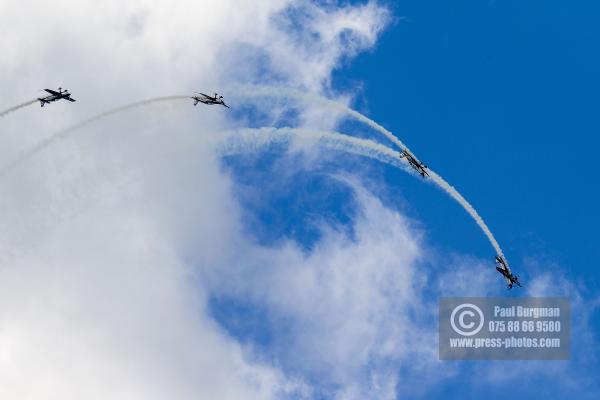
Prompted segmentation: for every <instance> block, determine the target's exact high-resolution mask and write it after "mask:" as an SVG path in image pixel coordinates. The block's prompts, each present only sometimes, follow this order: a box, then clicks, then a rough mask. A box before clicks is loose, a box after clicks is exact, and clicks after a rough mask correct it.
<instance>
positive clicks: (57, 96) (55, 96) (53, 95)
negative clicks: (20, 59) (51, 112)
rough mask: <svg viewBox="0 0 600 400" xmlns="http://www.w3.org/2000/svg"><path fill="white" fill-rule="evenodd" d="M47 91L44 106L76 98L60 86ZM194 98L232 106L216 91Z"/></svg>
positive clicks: (41, 102) (209, 102)
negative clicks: (212, 93)
mask: <svg viewBox="0 0 600 400" xmlns="http://www.w3.org/2000/svg"><path fill="white" fill-rule="evenodd" d="M44 90H45V91H46V92H48V93H49V95H48V96H45V97H39V98H38V100H39V102H40V105H41V106H42V107H44V105H45V104H50V103H52V102H54V101H56V100H61V99H64V100H68V101H75V99H74V98H72V97H71V93H69V91H68V90H66V89H65V90H63V89H62V88H60V87H59V88H58V91H56V90H52V89H44ZM191 99H192V100H194V105H197V104H198V103H203V104H207V105H215V104H216V105H221V106H224V107H227V108H230V107H229V106H228V105H227V104H225V101H224V100H223V96H219V95H218V94H217V93H215V95H214V96H209V95H207V94H204V93H199V92H197V95H195V96H192V97H191Z"/></svg>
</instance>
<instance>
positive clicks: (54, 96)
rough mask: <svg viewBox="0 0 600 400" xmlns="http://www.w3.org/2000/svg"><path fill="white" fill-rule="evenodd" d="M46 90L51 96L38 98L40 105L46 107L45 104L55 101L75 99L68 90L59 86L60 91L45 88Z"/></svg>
mask: <svg viewBox="0 0 600 400" xmlns="http://www.w3.org/2000/svg"><path fill="white" fill-rule="evenodd" d="M44 90H45V91H46V92H48V93H50V95H49V96H46V97H40V98H38V100H39V101H40V105H41V106H42V107H44V104H50V103H52V102H53V101H56V100H60V99H65V100H69V101H75V99H72V98H71V93H69V91H68V90H66V89H65V90H62V88H58V92H57V91H55V90H52V89H44Z"/></svg>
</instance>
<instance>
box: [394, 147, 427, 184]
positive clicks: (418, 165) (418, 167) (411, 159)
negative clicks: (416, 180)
mask: <svg viewBox="0 0 600 400" xmlns="http://www.w3.org/2000/svg"><path fill="white" fill-rule="evenodd" d="M402 157H406V160H407V161H408V163H409V164H410V166H411V167H413V168H414V169H415V171H417V172H418V173H419V175H421V176H422V177H423V178H425V175H427V176H429V174H428V173H427V171H425V169H426V168H427V165H425V164H423V163H422V162H421V161H419V160H417V158H416V157H415V156H413V155H412V154H410V152H409V151H408V150H406V149H404V150H402V153H400V158H402Z"/></svg>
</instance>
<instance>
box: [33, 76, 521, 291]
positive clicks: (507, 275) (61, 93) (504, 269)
mask: <svg viewBox="0 0 600 400" xmlns="http://www.w3.org/2000/svg"><path fill="white" fill-rule="evenodd" d="M44 90H45V91H46V92H48V93H49V95H48V96H45V97H40V98H38V100H39V102H40V105H41V106H42V107H44V105H45V104H50V103H52V102H54V101H57V100H61V99H63V100H68V101H71V102H74V101H75V99H73V98H72V97H71V93H69V91H68V90H66V89H65V90H63V89H62V88H60V87H59V88H58V91H55V90H52V89H44ZM191 99H192V100H194V106H196V105H198V103H202V104H206V105H221V106H224V107H227V108H230V107H229V106H228V105H227V104H225V101H224V100H223V96H219V95H218V94H217V93H215V95H214V96H209V95H207V94H204V93H200V92H196V95H194V96H192V97H191ZM400 158H406V161H408V163H409V165H410V166H411V167H412V168H413V169H414V170H415V171H417V173H418V174H419V175H421V176H422V177H423V178H425V177H426V176H429V174H428V173H427V165H425V164H423V163H422V162H421V161H419V160H418V159H417V158H416V157H415V156H414V155H413V154H412V153H411V152H410V151H408V149H403V150H402V152H401V153H400ZM496 270H497V271H498V272H499V273H500V274H502V276H503V277H504V279H506V282H507V283H508V288H509V289H512V287H513V285H517V286H521V283H520V282H519V277H517V276H516V275H514V274H513V273H512V272H511V271H510V268H509V267H508V264H507V263H506V260H505V259H504V257H502V256H499V255H497V256H496Z"/></svg>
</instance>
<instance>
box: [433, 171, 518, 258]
mask: <svg viewBox="0 0 600 400" xmlns="http://www.w3.org/2000/svg"><path fill="white" fill-rule="evenodd" d="M427 173H428V174H429V176H430V177H431V179H432V180H433V181H434V182H435V183H437V184H438V186H439V187H441V188H442V189H443V190H444V191H445V192H446V193H448V194H449V195H450V196H451V197H452V198H453V199H454V200H456V201H457V202H458V203H459V204H460V205H461V206H462V207H463V208H464V209H465V211H466V212H467V213H469V215H470V216H471V217H472V218H473V219H474V220H475V222H476V223H477V225H478V226H479V227H480V228H481V230H482V231H483V233H484V234H485V236H486V237H487V238H488V240H489V241H490V243H491V244H492V246H493V247H494V250H496V253H497V254H498V255H499V256H501V257H503V258H504V254H503V253H502V249H501V248H500V245H499V244H498V241H496V238H495V237H494V235H492V232H491V231H490V228H488V226H487V225H486V223H485V222H484V221H483V219H482V218H481V216H479V214H477V211H475V209H474V208H473V206H472V205H471V204H470V203H469V202H468V201H467V199H465V198H464V197H463V196H462V195H461V194H460V193H459V192H458V190H456V189H455V188H454V186H452V185H450V184H449V183H448V182H446V181H445V180H444V178H442V177H441V176H439V175H438V174H436V173H435V172H434V171H432V170H430V169H427ZM504 260H505V261H506V258H504ZM507 264H508V261H507Z"/></svg>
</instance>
